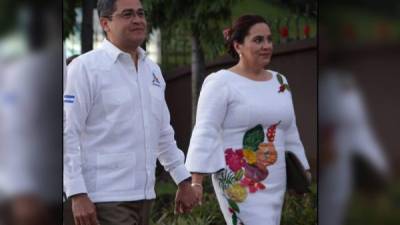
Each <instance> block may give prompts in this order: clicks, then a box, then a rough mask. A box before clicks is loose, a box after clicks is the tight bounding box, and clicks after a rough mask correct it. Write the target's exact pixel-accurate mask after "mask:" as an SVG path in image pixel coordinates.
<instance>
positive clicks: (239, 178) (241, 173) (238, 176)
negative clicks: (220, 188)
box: [235, 169, 244, 181]
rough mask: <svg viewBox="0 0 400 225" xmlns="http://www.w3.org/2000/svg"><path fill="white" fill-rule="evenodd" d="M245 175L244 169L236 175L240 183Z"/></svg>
mask: <svg viewBox="0 0 400 225" xmlns="http://www.w3.org/2000/svg"><path fill="white" fill-rule="evenodd" d="M243 174H244V171H243V169H241V170H239V171H237V172H236V174H235V179H236V180H237V181H240V180H241V179H242V177H243Z"/></svg>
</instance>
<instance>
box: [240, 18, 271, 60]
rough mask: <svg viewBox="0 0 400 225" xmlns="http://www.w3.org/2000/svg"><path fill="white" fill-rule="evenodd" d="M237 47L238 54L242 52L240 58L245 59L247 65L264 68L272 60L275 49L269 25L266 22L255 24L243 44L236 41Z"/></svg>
mask: <svg viewBox="0 0 400 225" xmlns="http://www.w3.org/2000/svg"><path fill="white" fill-rule="evenodd" d="M235 48H236V51H237V52H238V54H239V53H241V57H240V60H244V62H245V63H246V65H250V66H252V67H262V68H264V67H265V66H267V65H268V64H269V62H270V61H271V56H272V50H273V46H272V35H271V30H270V29H269V26H268V25H267V24H265V23H257V24H254V25H253V26H252V27H251V28H250V29H249V32H248V34H247V36H246V37H245V38H244V40H243V44H239V43H235ZM239 55H240V54H239Z"/></svg>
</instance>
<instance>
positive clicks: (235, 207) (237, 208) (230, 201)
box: [228, 199, 240, 213]
mask: <svg viewBox="0 0 400 225" xmlns="http://www.w3.org/2000/svg"><path fill="white" fill-rule="evenodd" d="M228 203H229V206H230V207H231V208H232V209H233V211H235V212H238V213H240V209H239V206H238V205H237V204H236V202H235V201H233V200H231V199H228Z"/></svg>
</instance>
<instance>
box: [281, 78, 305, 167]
mask: <svg viewBox="0 0 400 225" xmlns="http://www.w3.org/2000/svg"><path fill="white" fill-rule="evenodd" d="M285 80H286V78H285ZM286 82H287V81H286ZM290 101H291V107H292V109H293V110H292V112H293V115H292V118H293V119H292V122H291V124H290V126H289V128H288V129H287V130H286V132H285V150H287V151H291V152H293V153H294V154H295V155H296V156H297V157H298V158H299V160H300V162H301V163H302V164H303V166H304V168H305V169H306V170H308V169H310V165H309V164H308V161H307V157H306V154H305V151H304V146H303V143H302V142H301V139H300V135H299V131H298V129H297V125H296V115H295V113H294V106H293V100H292V94H291V92H290Z"/></svg>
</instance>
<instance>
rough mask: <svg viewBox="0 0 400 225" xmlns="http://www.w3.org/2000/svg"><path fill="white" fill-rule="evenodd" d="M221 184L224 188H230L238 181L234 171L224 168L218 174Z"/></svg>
mask: <svg viewBox="0 0 400 225" xmlns="http://www.w3.org/2000/svg"><path fill="white" fill-rule="evenodd" d="M218 181H219V186H220V187H221V189H222V190H226V189H228V188H229V187H230V186H231V185H232V184H234V183H235V182H236V178H235V175H234V174H233V173H232V172H229V171H227V170H223V171H222V172H221V173H220V174H219V175H218Z"/></svg>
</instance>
